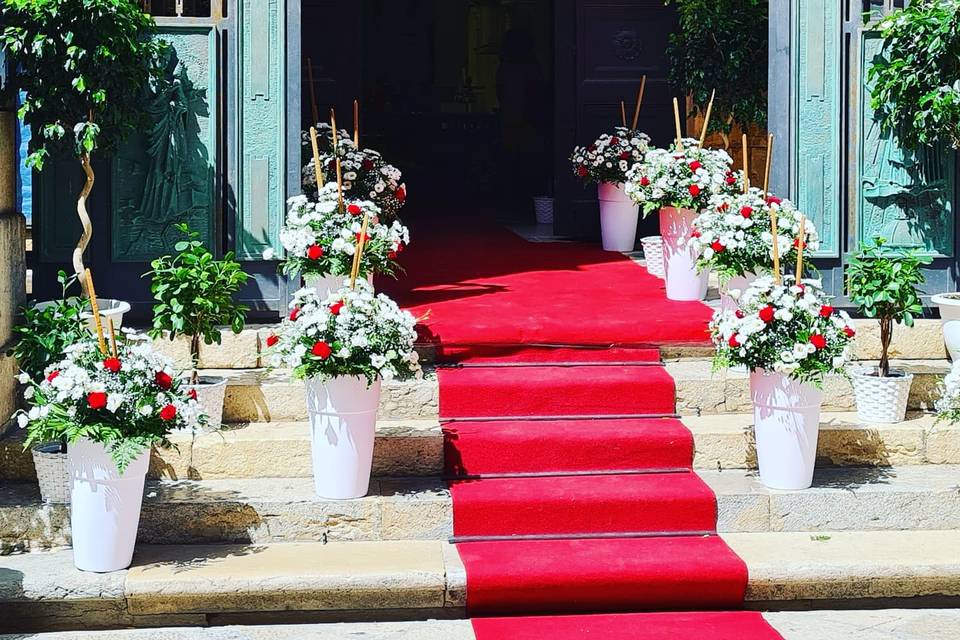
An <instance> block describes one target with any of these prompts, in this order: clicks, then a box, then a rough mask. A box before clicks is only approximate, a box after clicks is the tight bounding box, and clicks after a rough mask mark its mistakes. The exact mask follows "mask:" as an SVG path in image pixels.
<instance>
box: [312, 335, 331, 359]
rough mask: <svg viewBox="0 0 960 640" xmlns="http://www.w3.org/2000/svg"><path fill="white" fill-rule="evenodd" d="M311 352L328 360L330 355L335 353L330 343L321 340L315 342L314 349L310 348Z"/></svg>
mask: <svg viewBox="0 0 960 640" xmlns="http://www.w3.org/2000/svg"><path fill="white" fill-rule="evenodd" d="M310 353H312V354H313V355H315V356H317V357H318V358H320V359H321V360H326V359H327V358H329V357H330V354H331V353H333V351H332V350H331V349H330V345H328V344H327V343H326V342H324V341H323V340H321V341H319V342H315V343H314V345H313V349H310Z"/></svg>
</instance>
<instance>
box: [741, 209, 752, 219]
mask: <svg viewBox="0 0 960 640" xmlns="http://www.w3.org/2000/svg"><path fill="white" fill-rule="evenodd" d="M740 215H742V216H743V217H744V218H749V217H750V216H752V215H753V207H740Z"/></svg>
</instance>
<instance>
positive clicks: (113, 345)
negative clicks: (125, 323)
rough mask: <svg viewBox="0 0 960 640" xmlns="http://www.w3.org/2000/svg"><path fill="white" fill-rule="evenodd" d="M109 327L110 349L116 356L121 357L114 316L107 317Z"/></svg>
mask: <svg viewBox="0 0 960 640" xmlns="http://www.w3.org/2000/svg"><path fill="white" fill-rule="evenodd" d="M107 327H108V328H109V329H110V351H112V352H113V357H114V358H119V357H120V355H119V352H118V351H117V334H116V332H115V331H114V330H113V318H107Z"/></svg>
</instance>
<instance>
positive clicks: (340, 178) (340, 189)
mask: <svg viewBox="0 0 960 640" xmlns="http://www.w3.org/2000/svg"><path fill="white" fill-rule="evenodd" d="M336 164H337V204H338V205H339V206H340V212H341V213H343V209H344V206H343V172H342V171H341V170H340V156H337V159H336Z"/></svg>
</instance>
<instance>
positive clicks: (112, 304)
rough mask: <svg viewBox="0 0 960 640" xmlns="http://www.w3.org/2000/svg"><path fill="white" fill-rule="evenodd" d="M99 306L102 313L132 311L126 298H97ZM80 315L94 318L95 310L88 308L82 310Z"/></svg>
mask: <svg viewBox="0 0 960 640" xmlns="http://www.w3.org/2000/svg"><path fill="white" fill-rule="evenodd" d="M97 308H98V309H99V310H100V315H104V314H106V313H127V312H128V311H130V303H129V302H127V301H126V300H118V299H116V298H97ZM80 315H81V316H82V317H84V318H92V317H93V311H92V310H90V309H87V310H85V311H81V312H80Z"/></svg>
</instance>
